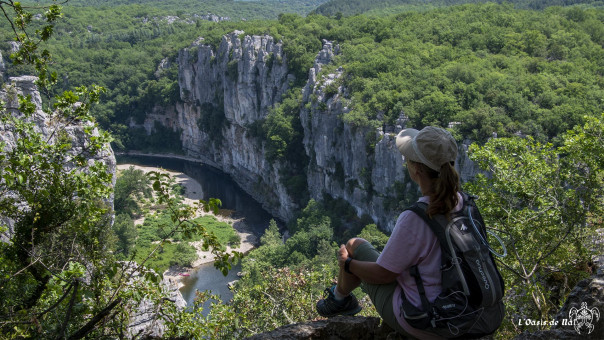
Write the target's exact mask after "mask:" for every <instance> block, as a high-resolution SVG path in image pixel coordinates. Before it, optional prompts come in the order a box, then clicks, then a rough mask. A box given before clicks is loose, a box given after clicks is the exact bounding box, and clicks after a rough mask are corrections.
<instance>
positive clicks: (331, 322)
mask: <svg viewBox="0 0 604 340" xmlns="http://www.w3.org/2000/svg"><path fill="white" fill-rule="evenodd" d="M248 339H249V340H270V339H275V340H277V339H279V340H281V339H288V340H306V339H308V340H310V339H330V340H337V339H342V340H344V339H346V340H386V339H388V340H398V339H404V338H403V337H401V336H400V335H398V334H397V333H396V332H394V331H393V330H392V329H391V328H390V327H388V326H387V325H384V326H382V325H381V320H380V319H379V318H375V317H354V316H337V317H334V318H331V319H327V320H319V321H313V322H305V323H298V324H294V325H287V326H283V327H280V328H277V329H276V330H274V331H272V332H268V333H262V334H257V335H254V336H252V337H249V338H248Z"/></svg>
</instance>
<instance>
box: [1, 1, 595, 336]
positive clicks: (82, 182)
mask: <svg viewBox="0 0 604 340" xmlns="http://www.w3.org/2000/svg"><path fill="white" fill-rule="evenodd" d="M462 2H463V1H434V2H425V1H384V2H379V1H374V2H370V3H367V2H353V1H347V2H345V3H344V2H340V1H337V0H336V1H331V2H328V3H324V1H312V0H308V1H271V0H265V1H258V2H247V1H218V0H216V1H203V2H199V1H192V0H191V1H189V0H187V1H154V0H148V1H145V0H141V1H126V0H124V1H100V0H99V1H94V0H90V1H86V0H72V1H69V2H68V3H67V4H65V5H64V6H63V7H62V8H61V9H59V8H55V7H51V8H50V9H51V10H48V8H44V9H41V10H40V9H36V8H34V9H27V8H26V10H25V11H24V10H22V9H20V7H19V6H16V5H12V6H9V5H8V4H6V3H5V2H0V4H1V5H2V9H3V10H6V11H7V12H10V13H13V11H14V13H13V14H12V15H13V16H15V17H16V19H14V20H13V21H12V23H13V24H14V23H19V25H16V26H14V25H13V26H11V25H10V24H11V22H10V21H8V20H2V21H1V22H0V27H2V29H1V31H0V51H1V52H2V56H3V57H4V59H5V60H6V61H7V62H8V61H10V60H13V61H16V62H18V64H17V65H8V67H7V71H6V72H7V75H8V76H16V75H21V74H38V75H43V76H44V75H48V80H49V83H48V84H40V85H41V91H42V92H43V94H44V95H45V98H44V107H45V110H46V111H48V112H50V111H52V110H55V109H60V110H62V111H61V112H64V116H65V118H67V119H65V120H66V121H80V120H82V121H90V122H91V123H90V124H93V122H94V123H96V124H98V126H99V127H100V128H102V129H103V130H104V131H107V132H109V133H110V135H111V137H110V136H109V135H105V134H101V136H100V137H99V136H93V135H92V134H91V132H90V131H88V133H89V134H90V135H91V136H92V137H94V138H93V141H94V143H93V145H92V147H91V151H90V152H91V154H95V153H97V152H100V150H101V149H102V148H103V146H102V145H103V143H107V142H109V141H110V140H111V141H112V143H113V144H112V146H113V147H114V149H116V150H129V149H149V150H152V151H155V152H178V151H179V150H178V147H176V148H166V145H167V144H169V143H166V141H175V142H176V143H174V144H175V145H176V146H178V143H177V142H178V140H179V136H178V134H177V133H175V132H173V131H168V129H162V128H161V127H157V129H156V132H155V134H152V135H150V136H148V135H146V134H145V133H143V131H140V130H134V129H130V128H129V124H130V120H131V119H132V120H134V121H135V122H139V123H140V122H141V121H142V120H144V118H145V116H146V115H147V114H148V113H150V112H151V110H153V109H155V108H157V107H160V108H161V107H164V108H165V107H168V106H170V105H174V104H175V103H176V102H177V101H178V100H179V88H178V82H177V77H178V69H177V65H176V64H175V61H176V55H177V53H178V51H179V50H181V49H182V48H185V47H187V46H189V45H190V44H191V42H193V41H195V40H196V39H197V38H198V37H204V39H205V40H204V42H205V43H207V44H210V45H213V46H217V45H218V44H219V43H220V41H221V39H222V36H223V35H224V34H226V33H229V32H232V31H234V30H243V31H245V33H246V34H268V35H271V36H273V37H275V38H276V39H277V40H282V41H283V46H284V52H285V54H286V55H287V56H288V59H287V60H288V68H289V70H290V72H291V73H292V74H294V75H295V76H296V81H295V82H294V83H293V84H292V89H291V90H290V91H289V92H288V94H287V95H286V96H285V97H284V98H283V103H282V105H279V106H278V107H277V108H274V109H273V110H271V112H270V114H269V116H268V117H267V118H266V120H265V121H264V122H261V124H260V125H259V126H257V127H256V128H257V131H256V132H257V134H258V136H260V139H261V141H262V142H265V143H266V145H267V151H268V152H269V153H270V154H269V155H268V157H270V158H272V160H275V159H284V160H287V161H290V162H295V161H296V158H297V154H296V152H299V151H300V149H301V148H300V131H297V128H298V125H297V124H299V122H298V121H297V120H296V119H299V118H296V114H297V112H298V111H299V108H300V107H301V105H303V103H302V101H301V100H302V99H301V96H300V95H299V91H300V90H301V88H302V87H303V86H304V84H305V82H306V77H307V73H308V69H309V68H310V67H311V66H312V63H313V60H314V58H315V56H316V55H317V53H318V51H319V50H320V49H321V47H322V44H323V43H322V41H323V39H326V40H329V41H333V42H334V43H336V44H338V45H339V47H340V51H341V53H340V54H339V55H337V56H336V58H335V61H334V63H333V65H329V66H327V67H326V68H325V69H324V70H323V72H324V73H328V72H333V71H334V70H335V69H336V68H338V67H342V69H343V72H344V75H343V77H341V78H340V79H339V80H338V83H337V84H335V85H334V86H332V88H328V89H326V91H328V92H329V91H331V92H333V93H335V92H337V91H338V87H340V86H341V87H342V88H344V89H345V91H344V92H343V93H344V100H346V101H347V103H348V104H349V105H350V107H351V110H350V112H349V113H348V114H346V115H344V116H343V117H341V118H342V119H343V120H344V121H345V122H346V123H348V124H351V125H355V126H373V127H376V128H378V127H380V126H383V125H391V124H393V122H394V121H395V120H396V119H397V118H398V117H399V116H400V115H401V114H404V115H405V116H406V117H408V119H409V124H410V125H413V126H414V127H418V128H419V127H423V126H426V125H439V126H443V127H447V128H449V129H450V131H451V132H452V133H453V134H454V135H455V137H456V138H457V139H459V140H461V139H471V140H473V141H475V142H477V144H474V145H473V146H472V148H471V157H472V159H473V160H474V161H476V162H477V164H479V165H480V167H481V168H482V169H483V170H484V171H487V172H489V173H490V174H491V175H490V176H483V175H479V176H477V178H476V179H475V180H474V181H472V182H469V183H464V189H465V190H468V191H470V192H472V193H475V194H478V195H479V196H480V197H481V200H480V201H479V204H480V206H481V209H482V211H483V215H484V216H485V219H486V221H487V223H488V224H489V225H490V226H491V227H493V228H494V229H495V230H497V231H498V232H500V233H502V234H504V235H505V239H506V243H507V246H508V249H509V250H510V251H511V252H513V254H514V256H509V257H508V258H506V259H504V260H502V261H500V263H501V265H502V274H503V275H504V279H505V281H506V287H507V288H508V292H507V295H506V296H507V298H506V308H507V311H508V318H507V319H506V322H505V323H504V325H503V326H502V328H501V329H500V330H499V331H498V333H497V335H496V336H497V338H500V339H507V338H510V337H512V336H514V335H516V334H518V333H520V332H522V331H524V330H531V331H534V330H535V328H534V327H533V328H530V327H519V326H518V325H517V324H516V323H515V320H517V319H518V317H522V318H532V319H535V320H540V319H546V320H547V319H549V318H551V317H552V316H553V315H554V314H555V312H556V311H557V310H558V309H559V307H560V305H561V303H562V302H563V300H564V298H565V296H566V295H567V294H568V293H569V291H570V289H572V287H573V285H574V284H575V283H576V282H578V280H580V279H582V278H585V277H587V276H588V275H589V274H590V270H592V268H591V256H592V254H593V253H594V252H596V251H600V252H601V250H599V249H594V248H593V247H592V246H590V244H591V240H592V239H593V237H594V235H595V230H597V229H598V228H601V227H602V219H601V216H602V213H603V211H602V210H603V208H604V207H603V204H602V197H603V181H604V175H603V172H602V171H603V169H604V164H603V163H602V162H603V159H604V150H603V145H604V141H603V140H602V138H603V130H604V116H603V115H602V112H604V107H603V106H604V102H602V98H604V83H603V79H602V75H603V74H604V49H603V46H604V10H602V9H601V5H602V4H601V2H600V1H562V0H561V1H557V2H547V4H548V6H546V5H545V4H546V2H544V1H536V0H535V1H531V0H529V1H520V0H517V1H511V2H508V3H506V4H495V3H488V4H474V3H472V4H465V5H457V4H459V3H462ZM473 2H478V1H473ZM464 3H465V2H464ZM277 4H278V5H277ZM366 4H371V5H372V6H370V7H366ZM577 4H578V5H577ZM449 5H456V6H449ZM549 5H560V6H551V7H550V6H549ZM566 5H577V6H571V7H562V6H566ZM546 7H547V8H546ZM536 9H537V10H536ZM313 10H314V11H313ZM27 11H31V15H29V14H28V13H30V12H27ZM311 12H312V13H311ZM365 12H368V14H359V13H365ZM60 13H62V15H61V16H59V14H60ZM284 13H285V14H284ZM308 13H310V14H308ZM36 14H43V15H36ZM307 14H308V15H307ZM212 15H214V16H212ZM9 17H10V16H9ZM11 18H12V17H11ZM244 19H245V20H244ZM20 20H21V21H20ZM13 27H14V28H15V30H14V31H13ZM48 27H50V29H49V28H48ZM21 29H26V30H28V31H27V32H28V34H29V35H28V36H21V39H22V41H24V42H26V43H25V44H23V46H25V48H24V49H23V48H22V49H21V51H26V54H21V53H20V52H16V51H15V50H14V44H13V43H12V41H14V39H15V34H19V33H20V32H21V31H20V30H21ZM36 30H38V32H36ZM38 38H40V40H37V39H38ZM29 39H33V40H31V41H30V40H29ZM27 42H30V44H28V43H27ZM38 46H39V47H40V48H44V49H47V50H48V53H46V52H41V51H37V50H36V48H37V47H38ZM27 53H29V54H27ZM37 53H39V54H37ZM11 55H12V56H11ZM48 55H52V59H49V58H48ZM9 56H10V57H9ZM19 62H20V63H19ZM159 65H163V66H162V67H160V66H159ZM47 72H48V73H47ZM50 72H56V74H57V75H58V76H57V78H56V84H54V86H50V85H52V84H50V83H52V82H53V80H55V78H54V76H53V75H52V73H50ZM42 79H43V80H44V79H46V78H44V77H42ZM0 80H1V81H2V82H4V81H5V79H0ZM45 85H48V86H45ZM82 85H83V86H86V88H81V87H80V88H78V89H77V90H74V88H76V87H78V86H82ZM95 85H99V86H102V87H103V88H104V89H100V88H97V87H95ZM76 101H83V102H84V103H85V105H82V106H75V105H73V104H74V103H75V102H76ZM97 101H98V103H96V102H97ZM88 104H90V105H88ZM92 104H94V105H92ZM4 106H5V104H4V103H2V105H0V113H1V118H2V124H3V125H2V126H4V124H9V125H10V124H12V125H14V126H15V131H17V132H18V133H19V136H21V142H20V143H19V145H18V147H17V148H15V149H14V150H11V151H10V152H7V153H6V154H2V155H0V164H1V165H2V167H1V168H0V169H1V170H0V178H1V179H2V181H0V193H2V198H0V216H5V217H11V218H12V219H13V220H15V221H16V222H15V224H14V228H15V230H17V231H16V233H15V235H16V236H15V237H14V238H13V240H12V243H5V242H0V274H2V275H1V276H0V298H1V299H0V301H2V302H0V333H1V334H3V336H4V334H5V335H6V338H19V337H39V338H47V337H63V338H64V337H68V335H69V336H70V337H71V338H81V337H83V336H89V337H90V336H92V337H120V336H123V335H124V334H128V332H129V331H130V330H129V324H130V322H131V321H132V318H133V317H134V316H135V315H136V310H137V306H138V305H137V303H143V302H145V301H152V302H153V303H155V304H156V305H157V306H161V307H162V308H163V309H162V313H163V317H165V318H166V320H169V322H167V323H166V336H185V337H194V338H202V337H210V338H225V339H230V338H242V337H245V336H248V335H252V334H255V333H259V332H265V331H268V330H271V329H273V328H275V327H278V326H281V325H284V324H289V323H293V322H298V321H304V320H310V319H315V318H316V317H317V315H316V312H315V310H314V303H315V301H316V300H317V299H318V298H320V295H321V293H322V291H323V289H324V288H325V287H326V286H328V285H329V284H330V283H331V282H332V281H333V280H334V278H335V276H336V271H337V265H336V263H335V261H334V253H335V250H336V249H337V248H338V244H340V243H342V242H344V241H345V240H346V239H347V238H349V237H352V236H360V237H363V238H365V239H367V240H369V241H371V242H372V244H374V245H375V246H376V248H378V249H381V248H382V247H383V246H384V245H385V243H386V241H387V238H388V236H387V235H385V234H384V233H383V232H382V231H380V230H379V228H378V227H377V226H376V225H375V224H373V223H372V221H370V220H367V219H363V218H359V217H358V216H357V215H356V211H355V209H354V208H353V207H351V206H350V205H349V204H347V202H345V201H343V200H341V199H331V198H328V197H327V198H326V199H325V200H324V201H320V202H318V201H314V200H310V201H308V203H307V204H305V205H304V206H305V207H304V208H303V209H301V211H300V212H299V214H298V216H297V217H296V218H294V219H292V221H289V223H288V225H287V229H288V234H289V237H288V238H287V240H285V241H283V240H284V238H283V235H282V234H281V232H280V231H279V228H278V227H277V224H276V223H271V224H270V226H269V228H268V229H267V231H266V233H265V234H264V236H262V238H261V242H260V243H261V245H260V246H259V247H258V248H257V249H256V250H254V251H253V252H252V253H250V254H249V255H248V256H246V257H245V258H243V259H242V268H243V269H242V271H243V272H244V273H245V275H244V277H243V278H242V279H241V280H240V281H239V282H238V283H237V285H236V286H235V288H234V292H235V295H234V298H233V301H232V302H231V303H229V304H223V303H221V302H220V300H219V299H218V298H217V297H213V296H211V295H208V294H207V293H200V294H199V295H198V300H197V302H196V305H195V306H194V307H193V308H192V310H179V309H178V308H176V307H175V306H174V305H172V304H170V303H169V301H170V300H169V298H168V297H167V296H166V292H165V291H164V290H163V288H162V286H161V285H160V284H159V282H160V280H161V277H160V276H159V275H157V274H156V272H154V271H151V270H148V269H146V268H154V269H157V270H158V271H161V270H164V269H165V268H166V267H167V266H169V265H173V264H179V265H186V264H187V263H190V261H191V257H192V254H191V249H190V248H188V247H186V246H184V241H190V240H196V241H203V242H205V244H206V245H207V246H208V247H210V248H213V249H216V251H215V254H214V255H215V256H216V258H217V262H216V264H217V266H219V267H220V268H221V269H223V270H227V269H228V268H230V265H231V263H232V261H233V260H234V259H233V258H232V257H229V256H228V255H227V254H225V253H224V252H223V250H224V245H225V244H228V243H231V242H236V241H237V240H236V235H233V234H230V233H228V232H224V233H223V234H221V233H222V232H221V231H219V230H221V229H224V226H223V225H220V224H218V223H215V222H214V221H212V220H208V219H198V218H197V217H196V216H195V214H194V211H192V208H190V207H187V206H183V205H181V204H180V198H179V195H178V191H179V190H180V189H179V188H178V187H177V186H174V185H173V183H172V182H170V179H169V178H167V177H165V176H163V175H160V174H152V175H151V176H149V177H145V176H143V175H142V174H141V173H139V172H135V171H132V170H127V171H124V172H122V173H121V174H120V177H119V178H118V180H117V182H116V184H115V189H114V190H113V191H112V190H111V189H109V188H110V187H111V185H110V183H111V179H110V178H107V176H106V175H103V173H104V171H105V168H104V167H103V166H102V165H101V164H98V165H95V166H94V167H93V168H92V170H91V171H90V172H86V171H82V172H77V171H71V172H68V173H67V174H65V173H64V170H63V169H64V168H66V167H72V166H73V164H74V162H76V164H77V165H78V166H84V165H85V164H86V160H85V159H83V158H81V157H80V158H75V161H74V160H73V159H72V157H71V156H70V155H69V145H70V143H68V142H66V141H65V139H64V138H63V137H64V136H63V135H62V134H60V133H57V134H58V135H60V137H61V138H62V139H61V138H58V139H57V142H55V141H54V140H52V139H48V140H45V139H44V138H41V137H40V136H39V132H38V131H37V130H36V129H35V128H34V127H33V126H31V124H29V123H27V122H22V121H21V120H20V119H17V118H11V117H12V116H11V112H10V110H7V109H6V108H5V107H4ZM20 110H21V111H23V112H24V113H25V114H26V115H30V116H31V115H32V114H33V111H34V109H33V108H32V106H31V104H28V102H27V100H26V99H25V98H23V99H22V100H21V106H20ZM493 136H497V137H499V138H491V137H493ZM275 140H280V141H281V142H282V143H280V147H279V148H277V147H275V146H274V145H272V144H271V141H275ZM283 144H284V145H285V146H284V145H283ZM298 158H299V157H298ZM151 191H153V192H154V193H153V194H152V193H151ZM5 193H6V194H7V195H4V194H5ZM110 195H114V196H112V197H114V199H115V206H116V211H115V212H113V213H114V214H115V220H114V221H110V220H113V217H112V218H110V219H108V218H107V213H108V207H106V206H105V205H104V202H106V199H107V198H108V197H109V196H110ZM73 197H78V199H77V200H73V199H72V198H73ZM19 200H21V201H23V202H26V203H25V204H26V205H27V206H28V207H30V209H29V210H28V209H17V208H15V206H16V204H15V202H17V201H19ZM151 205H158V206H160V207H161V208H162V209H163V210H164V211H165V213H163V214H156V216H154V217H153V218H149V219H148V220H146V221H145V223H144V224H143V225H142V226H140V227H136V226H134V224H133V222H132V219H133V217H134V216H135V215H141V214H146V213H148V211H149V207H150V206H151ZM201 206H202V208H204V209H205V210H210V209H215V208H217V203H216V202H202V204H201ZM40 216H43V218H41V217H40ZM3 223H5V222H4V220H2V222H0V230H3V233H6V232H7V231H6V229H7V228H6V225H4V224H3ZM544 231H546V232H544ZM60 240H71V242H72V243H71V244H70V246H69V247H68V246H64V245H63V244H62V242H60ZM157 244H159V246H157ZM160 248H161V250H158V249H160ZM45 251H48V253H49V254H53V256H54V257H53V258H52V259H49V256H46V255H44V252H45ZM160 252H161V254H164V255H163V256H158V253H160ZM161 254H160V255H161ZM236 257H237V256H236ZM124 260H132V261H133V263H135V262H136V263H138V264H140V266H137V267H136V270H133V269H132V268H131V267H130V265H128V264H127V263H128V262H123V261H124ZM177 262H178V263H177ZM91 264H93V265H91ZM143 265H144V266H143ZM134 272H137V275H138V276H134V274H133V273H134ZM357 293H358V295H359V296H363V293H362V292H357ZM206 301H212V310H211V312H210V313H209V314H208V315H207V316H203V314H202V313H201V312H202V310H203V308H204V307H203V306H204V302H206ZM362 301H363V302H362V304H363V307H364V309H363V312H362V315H374V316H375V315H377V313H376V311H375V309H373V308H372V307H371V304H370V302H368V301H367V300H366V299H365V300H362ZM101 321H102V322H101ZM542 328H543V327H542Z"/></svg>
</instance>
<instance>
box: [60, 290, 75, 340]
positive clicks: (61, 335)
mask: <svg viewBox="0 0 604 340" xmlns="http://www.w3.org/2000/svg"><path fill="white" fill-rule="evenodd" d="M79 284H80V281H79V280H78V279H75V280H74V283H73V294H72V295H71V300H70V301H69V308H67V313H66V314H65V321H64V322H63V326H61V331H60V332H59V337H58V340H61V339H65V329H67V325H68V324H69V319H71V312H72V311H73V305H75V298H76V296H77V295H78V286H79Z"/></svg>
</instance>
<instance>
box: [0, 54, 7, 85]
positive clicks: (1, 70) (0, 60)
mask: <svg viewBox="0 0 604 340" xmlns="http://www.w3.org/2000/svg"><path fill="white" fill-rule="evenodd" d="M4 71H6V65H5V64H4V58H3V57H2V52H0V80H2V77H3V76H4V75H3V74H2V73H4Z"/></svg>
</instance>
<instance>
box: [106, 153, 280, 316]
mask: <svg viewBox="0 0 604 340" xmlns="http://www.w3.org/2000/svg"><path fill="white" fill-rule="evenodd" d="M116 158H117V163H118V164H136V165H141V166H151V167H158V168H163V169H166V170H170V171H175V172H182V173H184V174H186V175H187V176H189V177H191V178H193V179H194V180H196V181H197V182H199V183H200V184H201V188H202V191H203V193H202V194H201V196H202V199H203V200H206V201H207V200H208V199H209V198H218V199H220V200H221V201H222V208H223V209H228V210H233V211H234V212H233V214H232V215H231V217H232V218H234V219H240V218H244V219H245V223H246V225H247V227H248V229H249V230H250V231H251V232H252V233H253V234H254V235H256V236H257V237H258V238H260V236H261V235H262V234H263V233H264V231H265V230H266V228H267V227H268V224H269V222H270V220H271V219H272V218H273V217H272V216H271V215H270V214H269V213H268V212H267V211H266V210H264V209H263V208H262V206H261V205H260V203H258V202H257V201H255V200H254V199H253V198H252V197H251V196H250V195H248V194H247V193H246V192H245V191H243V190H242V189H241V188H240V187H239V186H238V185H237V183H235V181H233V179H232V178H231V177H230V176H229V175H227V174H225V173H223V172H221V171H219V170H217V169H215V168H212V167H210V166H207V165H204V164H201V163H197V162H191V161H186V160H181V159H173V158H163V157H154V156H117V157H116ZM240 270H241V266H240V265H236V266H233V268H232V269H231V271H230V272H229V274H228V275H227V276H226V277H225V276H223V275H222V273H221V272H220V271H219V270H217V269H216V268H214V265H213V264H212V263H207V264H203V265H201V266H199V267H197V268H195V269H194V270H192V271H191V272H190V276H189V277H185V278H183V280H182V283H183V284H184V286H183V287H182V288H181V289H180V292H181V293H182V295H183V298H184V299H185V301H187V305H189V306H190V305H192V304H193V299H194V298H195V291H196V290H199V291H203V290H211V291H212V293H213V294H216V295H220V297H221V299H222V301H224V302H228V301H229V300H230V299H232V297H233V294H232V292H231V291H230V290H229V289H228V287H227V284H228V283H229V282H231V281H234V280H236V279H237V272H238V271H240ZM206 311H207V308H205V309H204V314H205V312H206Z"/></svg>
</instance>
